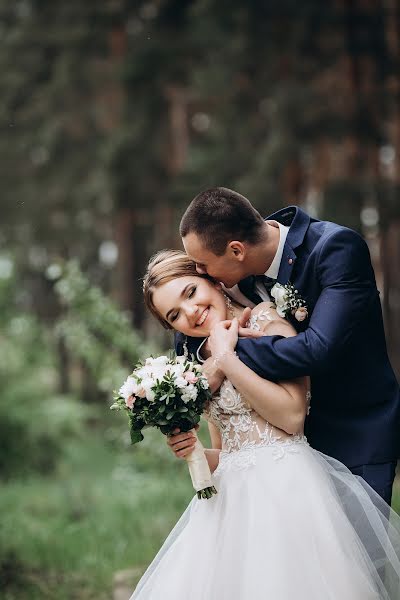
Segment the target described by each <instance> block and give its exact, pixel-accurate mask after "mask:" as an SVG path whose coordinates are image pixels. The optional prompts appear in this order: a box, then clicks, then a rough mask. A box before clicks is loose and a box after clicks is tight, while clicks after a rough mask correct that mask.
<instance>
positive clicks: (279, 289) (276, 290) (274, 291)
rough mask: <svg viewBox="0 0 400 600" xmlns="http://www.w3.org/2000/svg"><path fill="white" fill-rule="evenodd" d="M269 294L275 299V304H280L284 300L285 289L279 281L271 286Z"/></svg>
mask: <svg viewBox="0 0 400 600" xmlns="http://www.w3.org/2000/svg"><path fill="white" fill-rule="evenodd" d="M271 296H272V297H273V298H274V299H275V302H276V304H277V305H278V306H279V305H282V304H284V303H285V302H286V290H285V288H284V287H283V285H281V284H280V283H276V284H275V285H274V287H273V288H271Z"/></svg>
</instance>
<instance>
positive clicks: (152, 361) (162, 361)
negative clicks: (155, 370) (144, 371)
mask: <svg viewBox="0 0 400 600" xmlns="http://www.w3.org/2000/svg"><path fill="white" fill-rule="evenodd" d="M168 362H169V359H168V357H167V356H157V358H146V365H150V366H155V365H157V366H158V367H161V366H165V365H166V364H167V363H168Z"/></svg>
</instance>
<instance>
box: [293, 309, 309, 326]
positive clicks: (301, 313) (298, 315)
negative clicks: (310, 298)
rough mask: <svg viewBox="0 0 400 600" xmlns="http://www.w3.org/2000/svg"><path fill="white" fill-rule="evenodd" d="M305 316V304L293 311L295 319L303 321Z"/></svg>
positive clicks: (306, 314)
mask: <svg viewBox="0 0 400 600" xmlns="http://www.w3.org/2000/svg"><path fill="white" fill-rule="evenodd" d="M307 317H308V311H307V309H306V307H305V306H301V307H300V308H298V309H297V310H296V312H295V313H294V318H295V319H296V321H300V322H301V321H304V319H307Z"/></svg>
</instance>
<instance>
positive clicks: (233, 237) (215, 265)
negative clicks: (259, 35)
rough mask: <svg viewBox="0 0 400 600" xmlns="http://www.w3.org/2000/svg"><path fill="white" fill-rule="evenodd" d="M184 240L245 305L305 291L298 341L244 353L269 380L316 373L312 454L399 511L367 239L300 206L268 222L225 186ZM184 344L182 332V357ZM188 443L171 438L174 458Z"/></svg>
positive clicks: (399, 399) (247, 343) (392, 396)
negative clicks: (281, 290)
mask: <svg viewBox="0 0 400 600" xmlns="http://www.w3.org/2000/svg"><path fill="white" fill-rule="evenodd" d="M180 233H181V236H182V240H183V244H184V247H185V250H186V252H187V254H188V255H189V256H190V257H191V258H192V259H193V260H194V261H195V262H196V264H197V270H198V272H199V273H201V274H205V273H207V274H208V275H210V276H211V277H213V278H214V279H215V280H217V281H221V282H223V284H224V285H225V286H226V287H227V288H232V290H229V293H231V294H232V295H233V297H235V298H237V299H238V300H239V301H241V302H242V304H245V303H246V304H250V306H254V304H257V303H259V302H261V301H263V300H267V301H269V300H270V296H269V290H270V289H271V286H272V285H273V284H274V283H275V281H277V282H278V283H280V284H282V285H285V284H287V283H288V282H290V283H292V284H293V285H294V287H295V288H296V290H298V292H299V293H300V295H301V297H302V298H303V299H304V301H305V304H306V309H307V316H306V318H305V319H304V320H303V321H297V320H296V319H294V318H293V317H289V318H290V320H291V323H292V324H293V325H294V327H295V328H296V330H297V332H298V335H297V336H295V337H290V338H282V337H280V336H265V337H260V338H258V339H251V338H248V339H240V340H239V342H238V344H237V348H236V350H237V353H238V355H239V357H240V359H241V360H242V361H243V362H244V363H245V364H246V365H247V366H249V367H250V368H251V369H252V370H253V371H255V372H256V373H257V374H258V375H260V376H262V377H264V378H266V379H270V380H275V381H277V380H288V379H293V378H296V377H301V376H304V375H310V376H311V381H312V400H311V411H310V414H309V416H308V417H307V419H306V424H305V433H306V435H307V438H308V440H309V442H310V444H311V446H312V447H313V448H316V449H317V450H320V451H321V452H324V453H325V454H328V455H329V456H333V457H334V458H337V459H338V460H340V461H341V462H343V463H344V464H345V465H347V467H349V468H350V470H351V471H352V472H353V473H354V474H356V475H361V476H362V477H363V478H364V479H365V480H366V481H367V482H368V483H369V484H370V485H371V487H373V488H374V489H375V490H376V491H377V492H378V494H379V495H380V496H381V497H382V498H384V500H385V501H386V502H387V503H388V504H390V501H391V494H392V485H393V480H394V475H395V468H396V461H397V458H398V456H399V445H400V444H399V440H400V392H399V386H398V383H397V381H396V377H395V375H394V373H393V370H392V367H391V365H390V362H389V358H388V356H387V350H386V343H385V336H384V329H383V321H382V312H381V305H380V301H379V293H378V290H377V288H376V283H375V277H374V272H373V268H372V265H371V260H370V256H369V252H368V248H367V245H366V243H365V242H364V240H363V239H362V238H361V237H360V236H359V235H358V234H357V233H355V232H354V231H352V230H350V229H347V228H346V227H342V226H339V225H336V224H334V223H330V222H327V221H319V220H317V219H314V218H312V217H310V216H309V215H307V214H306V213H305V212H304V211H303V210H301V209H300V208H298V207H296V206H290V207H287V208H284V209H282V210H280V211H278V212H276V213H274V214H273V215H271V216H270V217H268V218H267V220H265V221H264V220H263V219H262V217H261V216H260V214H259V213H258V212H257V211H256V210H255V208H254V207H253V206H252V205H251V204H250V202H249V201H248V200H247V199H246V198H244V197H243V196H241V195H240V194H238V193H237V192H234V191H232V190H229V189H226V188H212V189H209V190H206V191H205V192H202V193H201V194H199V195H198V196H196V198H194V200H193V201H192V202H191V204H190V205H189V207H188V208H187V210H186V212H185V214H184V215H183V218H182V221H181V225H180ZM246 299H247V300H246ZM248 301H250V302H248ZM303 313H304V311H303ZM200 341H201V340H199V339H195V338H191V339H189V351H190V352H193V351H196V349H197V347H198V345H199V342H200ZM182 342H183V339H182V336H181V334H177V336H176V347H177V351H178V353H182ZM186 436H187V434H178V435H177V436H174V438H172V439H171V441H170V445H171V447H172V449H173V450H174V451H177V450H178V449H180V448H184V447H185V444H186V446H188V444H190V443H191V442H190V440H188V439H187V437H186ZM185 440H186V441H185Z"/></svg>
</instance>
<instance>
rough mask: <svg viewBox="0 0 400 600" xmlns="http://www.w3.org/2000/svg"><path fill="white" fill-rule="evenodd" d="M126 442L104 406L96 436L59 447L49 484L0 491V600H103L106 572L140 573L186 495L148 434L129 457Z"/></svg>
mask: <svg viewBox="0 0 400 600" xmlns="http://www.w3.org/2000/svg"><path fill="white" fill-rule="evenodd" d="M126 433H127V432H126V428H125V427H124V424H122V422H121V423H119V424H118V423H117V424H115V423H114V424H110V418H109V411H108V407H107V406H104V409H103V412H102V414H101V419H100V422H99V424H98V427H97V428H96V429H89V430H87V433H86V436H85V438H84V439H83V438H80V439H78V440H69V441H67V442H66V443H65V451H64V454H63V456H62V458H61V460H60V461H59V465H58V469H57V471H56V473H55V474H54V476H53V477H52V478H51V479H49V478H43V477H38V476H34V477H30V478H26V479H25V480H24V481H15V480H14V481H10V482H6V483H5V484H3V485H2V493H1V495H0V511H1V514H6V515H7V518H6V519H2V520H1V522H0V573H2V574H4V575H7V579H5V578H4V579H2V598H3V597H4V598H8V600H17V599H18V600H22V599H25V598H26V599H28V598H29V600H39V599H40V600H43V599H44V600H47V599H48V600H53V599H54V598H57V600H70V599H71V598H79V599H80V600H86V599H87V600H89V599H90V600H95V599H96V600H108V599H109V598H111V597H112V581H113V576H114V573H115V572H116V571H118V570H121V569H127V568H132V567H134V568H136V569H137V570H138V572H139V573H142V572H143V571H144V569H145V568H146V566H147V565H148V564H149V562H150V561H151V560H152V558H153V557H154V556H155V554H156V552H157V550H158V548H159V547H160V545H161V543H162V541H163V539H165V537H166V535H167V534H168V532H169V531H170V529H171V528H172V527H173V525H174V524H175V522H176V521H177V519H178V516H179V515H180V513H181V512H182V511H183V510H184V508H185V506H186V505H187V503H188V502H189V500H190V499H191V497H192V496H193V489H192V488H191V483H190V478H189V477H188V474H187V467H186V465H185V464H184V463H183V461H178V460H176V458H175V457H174V456H173V455H172V453H171V451H170V450H169V449H168V448H167V446H166V444H165V439H164V437H163V436H162V435H160V433H159V432H158V431H150V432H149V435H148V436H146V440H145V441H144V442H143V444H140V445H139V446H136V447H135V448H132V447H131V446H129V439H127V438H126V435H125V434H126ZM13 565H14V566H15V568H14V567H13ZM5 594H8V595H5ZM3 595H4V596H3Z"/></svg>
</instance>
